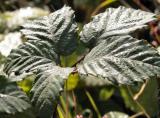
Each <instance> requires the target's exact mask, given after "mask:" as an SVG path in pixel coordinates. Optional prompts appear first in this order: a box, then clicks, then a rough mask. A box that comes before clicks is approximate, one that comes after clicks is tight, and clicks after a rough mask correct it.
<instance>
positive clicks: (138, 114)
mask: <svg viewBox="0 0 160 118" xmlns="http://www.w3.org/2000/svg"><path fill="white" fill-rule="evenodd" d="M143 114H144V113H143V112H139V113H136V114H134V115H132V116H130V117H129V118H137V117H139V116H141V115H143Z"/></svg>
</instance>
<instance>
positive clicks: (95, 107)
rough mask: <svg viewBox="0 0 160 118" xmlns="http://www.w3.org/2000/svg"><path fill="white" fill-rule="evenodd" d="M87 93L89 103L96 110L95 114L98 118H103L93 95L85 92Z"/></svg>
mask: <svg viewBox="0 0 160 118" xmlns="http://www.w3.org/2000/svg"><path fill="white" fill-rule="evenodd" d="M85 93H86V95H87V97H88V99H89V101H90V102H91V105H92V107H93V108H94V110H95V112H96V113H97V117H98V118H102V116H101V114H100V112H99V110H98V108H97V106H96V104H95V102H94V100H93V98H92V96H91V94H90V93H89V92H88V91H87V90H85Z"/></svg>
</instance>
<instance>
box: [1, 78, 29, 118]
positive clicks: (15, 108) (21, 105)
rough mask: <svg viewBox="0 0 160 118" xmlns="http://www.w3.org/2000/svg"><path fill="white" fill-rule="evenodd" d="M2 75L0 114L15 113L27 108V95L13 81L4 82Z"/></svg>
mask: <svg viewBox="0 0 160 118" xmlns="http://www.w3.org/2000/svg"><path fill="white" fill-rule="evenodd" d="M3 77H4V76H3ZM3 77H2V76H1V77H0V82H3V88H0V116H5V115H16V114H19V113H23V112H25V111H26V110H29V109H30V108H31V104H30V102H29V99H28V97H27V95H26V94H25V93H24V92H22V91H21V90H20V89H19V88H18V86H17V85H16V84H15V83H6V82H4V78H3Z"/></svg>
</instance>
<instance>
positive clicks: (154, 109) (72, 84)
mask: <svg viewBox="0 0 160 118" xmlns="http://www.w3.org/2000/svg"><path fill="white" fill-rule="evenodd" d="M64 5H68V6H70V7H72V9H74V11H75V19H76V22H77V23H78V27H79V31H81V29H82V28H83V25H84V24H86V23H88V22H89V21H90V20H91V19H92V16H94V15H96V14H98V13H101V12H103V11H104V10H105V9H106V8H108V7H115V8H116V7H118V6H125V7H128V8H135V9H142V10H144V11H148V12H153V13H156V14H157V16H158V19H160V0H1V1H0V64H1V66H3V63H4V62H5V61H6V57H7V56H8V55H9V53H10V51H11V49H13V48H16V47H17V46H18V45H20V44H21V43H23V42H24V41H25V40H26V39H24V37H23V36H22V34H21V33H20V32H19V31H20V29H21V25H22V24H24V23H25V21H26V20H33V19H35V18H38V17H42V16H45V15H48V14H49V13H51V12H54V11H56V10H58V9H60V8H61V7H63V6H64ZM135 37H139V38H143V39H145V40H146V41H148V42H149V43H150V44H151V45H152V46H153V47H155V48H156V49H157V50H158V51H159V52H160V47H159V45H160V23H159V21H156V22H151V23H149V29H148V30H145V31H143V32H140V33H139V34H135ZM87 51H88V50H87V49H86V48H85V47H84V46H83V45H82V44H81V43H79V45H78V48H77V50H76V51H75V52H74V53H73V54H72V55H70V56H67V57H61V61H62V65H63V66H72V65H73V64H74V63H76V61H77V60H79V58H81V57H82V56H83V55H85V53H86V52H87ZM32 80H33V77H28V79H27V80H25V81H22V82H20V83H19V86H20V87H21V88H22V89H23V90H24V91H25V92H26V93H27V94H28V95H29V90H30V88H31V86H32ZM157 88H158V83H157V82H156V80H149V81H147V82H146V83H144V84H138V85H136V86H134V87H132V86H121V87H117V86H111V85H110V86H106V85H105V83H103V82H102V81H98V80H94V78H93V80H91V79H89V80H86V81H84V82H82V81H81V82H79V80H78V75H76V74H75V75H71V76H70V77H69V80H68V81H67V82H66V85H65V89H66V91H65V92H64V93H63V95H62V96H61V98H60V103H59V107H58V108H57V114H60V115H62V116H66V114H67V116H68V117H69V118H75V117H76V118H82V117H83V118H101V117H103V118H128V117H129V116H131V117H130V118H157V114H158V112H159V108H158V107H159V106H158V97H157V95H158V90H157ZM141 91H142V92H141ZM106 114H107V115H106ZM60 115H59V116H60ZM81 115H82V116H81ZM114 115H115V116H114ZM113 116H114V117H113Z"/></svg>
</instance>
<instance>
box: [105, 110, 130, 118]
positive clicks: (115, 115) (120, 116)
mask: <svg viewBox="0 0 160 118" xmlns="http://www.w3.org/2000/svg"><path fill="white" fill-rule="evenodd" d="M103 118H129V116H128V115H127V114H125V113H121V112H117V111H111V112H109V113H107V114H106V115H105V116H103Z"/></svg>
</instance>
